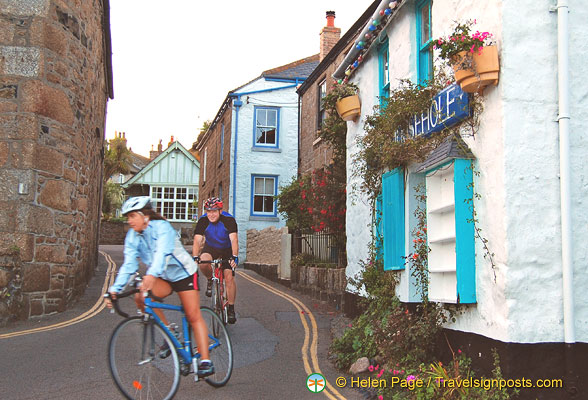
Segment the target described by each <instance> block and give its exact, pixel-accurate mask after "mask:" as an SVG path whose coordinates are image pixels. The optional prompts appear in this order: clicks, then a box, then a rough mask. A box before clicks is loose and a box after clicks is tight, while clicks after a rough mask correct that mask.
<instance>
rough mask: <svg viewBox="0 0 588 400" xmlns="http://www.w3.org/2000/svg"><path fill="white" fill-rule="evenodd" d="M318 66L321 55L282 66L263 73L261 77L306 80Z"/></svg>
mask: <svg viewBox="0 0 588 400" xmlns="http://www.w3.org/2000/svg"><path fill="white" fill-rule="evenodd" d="M317 65H319V54H315V55H313V56H310V57H306V58H303V59H301V60H298V61H294V62H292V63H290V64H286V65H282V66H281V67H277V68H273V69H268V70H267V71H263V72H262V73H261V76H263V77H264V78H275V79H292V80H296V79H300V78H302V79H306V78H307V77H308V76H309V75H310V74H311V73H312V71H314V69H315V68H316V67H317Z"/></svg>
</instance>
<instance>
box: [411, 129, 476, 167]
mask: <svg viewBox="0 0 588 400" xmlns="http://www.w3.org/2000/svg"><path fill="white" fill-rule="evenodd" d="M456 158H467V159H473V158H476V157H475V156H474V153H472V151H471V150H470V148H469V147H468V145H467V144H466V143H465V142H464V141H463V139H462V138H461V136H459V135H451V136H448V137H447V139H445V140H444V141H443V142H442V143H441V144H440V145H439V146H438V147H437V148H436V149H435V150H433V151H432V152H431V153H430V154H429V155H428V157H427V158H426V159H425V161H423V162H422V163H421V164H420V165H419V166H418V167H417V172H423V171H426V170H429V169H431V168H435V167H436V166H438V165H440V164H443V163H444V162H446V161H449V160H451V159H456Z"/></svg>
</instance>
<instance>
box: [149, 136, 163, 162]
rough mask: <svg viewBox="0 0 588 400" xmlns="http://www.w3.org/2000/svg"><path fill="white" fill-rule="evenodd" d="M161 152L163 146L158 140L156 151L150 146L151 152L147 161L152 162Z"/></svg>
mask: <svg viewBox="0 0 588 400" xmlns="http://www.w3.org/2000/svg"><path fill="white" fill-rule="evenodd" d="M162 152H163V146H162V144H161V139H159V144H158V145H157V151H154V150H153V145H151V151H150V152H149V159H150V160H153V159H154V158H155V157H157V156H158V155H160V154H161V153H162Z"/></svg>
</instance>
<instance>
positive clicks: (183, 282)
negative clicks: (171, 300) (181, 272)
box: [164, 272, 200, 292]
mask: <svg viewBox="0 0 588 400" xmlns="http://www.w3.org/2000/svg"><path fill="white" fill-rule="evenodd" d="M164 280H165V279H164ZM166 282H167V283H169V285H170V286H171V288H172V290H173V291H175V292H186V291H188V290H200V288H199V287H198V272H196V273H195V274H194V275H190V276H189V277H187V278H184V279H180V280H179V281H175V282H170V281H166Z"/></svg>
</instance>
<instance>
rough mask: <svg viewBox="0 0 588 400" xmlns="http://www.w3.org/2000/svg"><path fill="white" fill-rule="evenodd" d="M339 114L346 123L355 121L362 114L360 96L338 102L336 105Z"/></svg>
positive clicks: (345, 98) (349, 97)
mask: <svg viewBox="0 0 588 400" xmlns="http://www.w3.org/2000/svg"><path fill="white" fill-rule="evenodd" d="M335 108H336V109H337V113H338V114H339V116H340V117H341V118H343V120H344V121H353V120H354V119H355V118H356V117H357V116H359V114H361V104H360V103H359V96H358V95H353V96H347V97H343V98H342V99H339V100H337V103H336V104H335Z"/></svg>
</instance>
